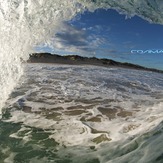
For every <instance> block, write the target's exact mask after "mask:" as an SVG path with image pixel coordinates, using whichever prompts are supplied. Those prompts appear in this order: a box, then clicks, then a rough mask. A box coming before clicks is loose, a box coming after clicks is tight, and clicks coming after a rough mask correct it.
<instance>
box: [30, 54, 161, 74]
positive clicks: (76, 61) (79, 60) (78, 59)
mask: <svg viewBox="0 0 163 163" xmlns="http://www.w3.org/2000/svg"><path fill="white" fill-rule="evenodd" d="M27 62H28V63H57V64H69V65H95V66H103V67H122V68H131V69H137V70H146V71H153V72H159V73H163V71H162V70H157V69H153V68H146V67H143V66H140V65H135V64H131V63H122V62H117V61H114V60H111V59H99V58H95V57H90V58H88V57H82V56H78V55H67V56H60V55H57V54H50V53H33V54H30V55H29V59H28V61H27Z"/></svg>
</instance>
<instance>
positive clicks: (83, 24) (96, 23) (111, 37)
mask: <svg viewBox="0 0 163 163" xmlns="http://www.w3.org/2000/svg"><path fill="white" fill-rule="evenodd" d="M52 40H53V41H52V43H53V45H52V47H53V48H51V47H50V45H44V46H43V45H40V47H37V48H36V49H37V51H44V52H51V53H57V54H61V55H66V54H77V55H82V56H89V57H92V56H95V57H98V58H109V59H114V60H116V61H122V62H130V63H135V64H139V65H142V66H146V67H153V68H158V69H162V70H163V53H160V54H158V53H155V54H152V53H145V54H138V53H131V50H163V25H159V24H151V23H149V22H147V21H146V20H143V19H142V18H140V17H137V16H134V17H132V18H127V17H126V16H125V15H121V14H119V13H118V12H117V11H115V10H110V9H109V10H104V9H98V10H96V11H95V12H89V11H85V12H84V13H83V14H81V15H77V16H76V17H75V18H73V19H72V20H70V21H69V22H64V23H63V25H62V26H61V28H60V29H59V31H58V33H57V34H55V35H54V36H53V37H52Z"/></svg>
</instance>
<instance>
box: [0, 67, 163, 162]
mask: <svg viewBox="0 0 163 163" xmlns="http://www.w3.org/2000/svg"><path fill="white" fill-rule="evenodd" d="M21 82H22V83H21ZM162 97H163V76H162V74H159V73H153V72H146V71H137V70H128V69H121V68H101V67H95V66H67V65H52V64H27V66H26V69H25V75H24V76H23V77H22V79H21V81H20V85H19V86H18V87H17V88H16V89H15V90H14V91H13V93H12V94H11V96H10V98H9V100H8V101H7V104H6V105H7V106H8V107H7V108H6V112H5V113H4V115H3V123H5V124H8V125H10V124H13V125H14V124H15V125H16V124H17V125H16V126H17V128H16V129H15V128H13V129H11V131H10V132H9V133H8V138H7V139H9V140H10V139H13V140H15V141H16V140H19V143H18V144H19V145H18V147H19V146H21V148H22V149H24V150H27V151H28V152H29V150H30V151H33V152H34V153H35V152H36V151H37V150H36V149H37V148H38V150H39V152H38V153H36V155H35V157H36V156H38V157H40V155H41V151H42V150H41V149H44V150H46V151H48V150H50V149H51V148H54V149H55V150H54V149H53V151H52V155H53V157H52V156H50V154H49V153H45V154H44V155H45V157H44V158H42V157H40V159H39V158H37V159H38V160H37V161H38V162H39V161H43V162H46V161H47V160H48V161H50V160H53V161H54V160H57V158H58V157H59V158H60V159H61V158H62V159H61V160H62V161H63V162H64V161H65V160H66V159H69V160H71V161H70V162H87V161H92V160H95V162H104V163H105V162H108V161H109V162H126V161H127V162H135V161H136V162H138V160H141V159H142V161H139V162H148V161H149V162H150V161H151V160H156V159H157V158H158V157H159V156H160V155H161V151H157V149H158V148H161V147H162V146H163V144H162V143H161V142H160V143H159V144H158V142H159V141H160V140H161V138H162V125H161V124H160V123H161V122H162V119H163V114H162V106H163V103H162V102H163V101H162V99H163V98H162ZM159 124H160V125H159ZM4 126H5V125H4ZM10 141H11V140H10ZM39 142H40V143H39ZM45 142H46V143H45ZM47 142H48V143H49V142H51V143H52V144H53V145H52V146H51V145H50V144H49V145H48V143H47ZM4 144H5V143H4ZM38 144H39V145H38ZM28 146H30V149H26V148H27V147H28ZM18 147H16V146H14V147H12V148H11V145H8V148H9V149H8V151H9V153H10V152H11V154H12V159H13V160H17V159H18V158H19V157H20V156H19V155H21V151H18V152H14V153H13V151H14V150H15V149H17V148H18ZM151 147H153V148H152V149H151ZM19 148H20V147H19ZM17 150H18V149H17ZM17 150H15V151H17ZM150 150H152V151H150ZM149 151H150V152H152V156H150V152H149ZM28 152H27V153H28ZM81 153H82V155H81ZM142 153H143V154H142ZM140 154H141V156H140ZM54 155H57V157H55V156H54ZM67 155H69V157H68V158H67ZM136 155H138V156H136ZM35 157H34V156H31V155H30V154H27V156H26V159H29V160H31V162H35V161H36V160H35ZM160 157H161V158H162V156H160ZM19 159H20V158H19ZM44 159H45V160H46V161H45V160H44ZM133 160H134V161H133ZM48 161H47V162H48Z"/></svg>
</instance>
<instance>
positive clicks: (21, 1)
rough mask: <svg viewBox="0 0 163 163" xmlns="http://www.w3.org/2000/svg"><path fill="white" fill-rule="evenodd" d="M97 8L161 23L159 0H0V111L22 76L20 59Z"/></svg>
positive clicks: (161, 15)
mask: <svg viewBox="0 0 163 163" xmlns="http://www.w3.org/2000/svg"><path fill="white" fill-rule="evenodd" d="M97 8H106V9H107V8H114V9H117V10H118V11H119V12H121V13H125V14H127V15H128V16H133V15H139V16H141V17H143V18H145V19H147V20H149V21H152V22H154V23H160V24H162V23H163V10H162V9H163V2H162V1H161V0H155V1H154V0H153V1H152V0H146V1H141V2H140V1H138V0H137V1H136V0H134V1H132V0H128V1H123V0H120V1H118V2H116V1H115V0H110V1H105V0H96V1H95V0H87V1H85V0H71V1H68V0H62V1H60V0H55V1H53V0H48V1H45V0H12V1H11V0H5V1H4V0H0V36H1V38H0V45H1V47H0V90H1V92H0V108H2V107H3V106H4V102H5V101H6V99H7V98H8V95H9V94H10V93H11V90H12V89H13V88H14V87H15V85H16V83H17V82H18V80H19V78H20V76H21V74H22V73H23V70H22V66H21V59H20V58H22V59H24V60H26V59H27V57H28V54H29V53H30V52H31V51H32V49H33V47H34V46H35V45H37V44H41V43H45V44H48V45H49V46H52V43H53V41H55V40H54V39H51V37H52V36H53V35H54V33H55V32H56V31H57V30H58V28H59V27H61V25H62V22H64V21H68V20H71V19H72V18H73V17H74V16H75V15H76V14H77V13H82V12H83V11H85V10H90V11H94V10H95V9H97Z"/></svg>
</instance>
